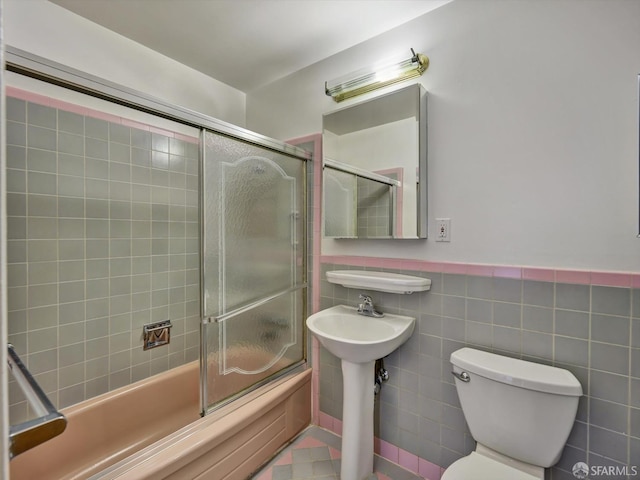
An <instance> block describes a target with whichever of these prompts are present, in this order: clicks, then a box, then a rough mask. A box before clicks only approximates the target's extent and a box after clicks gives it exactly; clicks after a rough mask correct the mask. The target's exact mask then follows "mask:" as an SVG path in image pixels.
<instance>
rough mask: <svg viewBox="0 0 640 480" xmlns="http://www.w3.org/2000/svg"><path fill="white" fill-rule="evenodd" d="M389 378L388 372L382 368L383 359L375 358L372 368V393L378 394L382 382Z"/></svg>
mask: <svg viewBox="0 0 640 480" xmlns="http://www.w3.org/2000/svg"><path fill="white" fill-rule="evenodd" d="M387 380H389V372H388V371H387V369H386V368H384V359H383V358H379V359H378V360H376V366H375V369H374V378H373V394H374V395H378V393H380V390H381V389H382V382H386V381H387Z"/></svg>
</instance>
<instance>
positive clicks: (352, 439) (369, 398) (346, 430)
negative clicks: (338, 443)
mask: <svg viewBox="0 0 640 480" xmlns="http://www.w3.org/2000/svg"><path fill="white" fill-rule="evenodd" d="M374 369H375V360H374V361H371V362H366V363H353V362H349V361H347V360H342V381H343V385H344V388H343V396H344V398H343V403H342V464H341V467H340V479H341V480H363V479H367V478H369V477H370V476H371V474H373V403H374V394H373V370H374Z"/></svg>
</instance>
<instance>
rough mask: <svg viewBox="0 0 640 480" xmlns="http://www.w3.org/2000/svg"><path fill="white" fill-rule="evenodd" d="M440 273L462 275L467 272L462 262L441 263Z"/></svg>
mask: <svg viewBox="0 0 640 480" xmlns="http://www.w3.org/2000/svg"><path fill="white" fill-rule="evenodd" d="M442 273H453V274H459V275H464V274H466V273H467V266H466V265H465V264H464V263H443V264H442Z"/></svg>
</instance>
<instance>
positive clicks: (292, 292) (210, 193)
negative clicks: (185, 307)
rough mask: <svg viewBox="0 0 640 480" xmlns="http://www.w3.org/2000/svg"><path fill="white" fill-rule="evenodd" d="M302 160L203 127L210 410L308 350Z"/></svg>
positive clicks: (206, 395)
mask: <svg viewBox="0 0 640 480" xmlns="http://www.w3.org/2000/svg"><path fill="white" fill-rule="evenodd" d="M305 169H306V165H305V161H304V160H302V159H300V158H296V157H292V156H289V155H287V154H285V153H281V152H277V151H274V150H270V149H268V148H265V147H259V146H257V145H254V144H251V143H247V142H243V141H241V140H237V139H233V138H230V137H226V136H224V135H221V134H215V133H212V132H206V133H205V152H204V176H203V178H204V188H203V192H204V193H203V199H204V200H203V201H204V208H203V225H204V238H203V246H204V248H203V257H204V288H203V291H204V307H203V308H204V312H203V313H204V318H203V335H204V337H203V349H204V355H205V359H206V361H205V362H204V373H205V375H204V378H205V379H206V382H205V383H206V385H205V388H204V395H203V402H204V404H205V405H204V407H205V408H206V409H208V410H212V409H214V408H216V407H217V406H218V405H221V404H224V403H225V402H226V401H227V400H229V399H230V398H234V397H235V396H236V395H238V394H239V393H241V392H243V391H245V390H247V389H250V388H251V387H253V386H254V385H256V384H259V383H261V382H263V381H265V380H267V379H268V378H270V377H271V376H274V375H277V374H278V373H279V372H280V371H282V370H283V369H287V368H288V367H291V366H293V365H295V364H297V363H299V362H301V361H302V360H303V359H304V339H303V326H304V318H305V316H306V315H305V313H306V312H305V298H306V292H307V289H306V283H305V282H306V278H305V238H304V235H305V216H304V198H305V197H304V195H305V191H304V186H305Z"/></svg>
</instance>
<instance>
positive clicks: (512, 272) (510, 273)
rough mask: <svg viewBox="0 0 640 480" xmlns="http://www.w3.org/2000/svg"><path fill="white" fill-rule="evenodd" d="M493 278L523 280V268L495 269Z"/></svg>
mask: <svg viewBox="0 0 640 480" xmlns="http://www.w3.org/2000/svg"><path fill="white" fill-rule="evenodd" d="M493 276H494V277H499V278H522V268H519V267H494V268H493Z"/></svg>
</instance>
